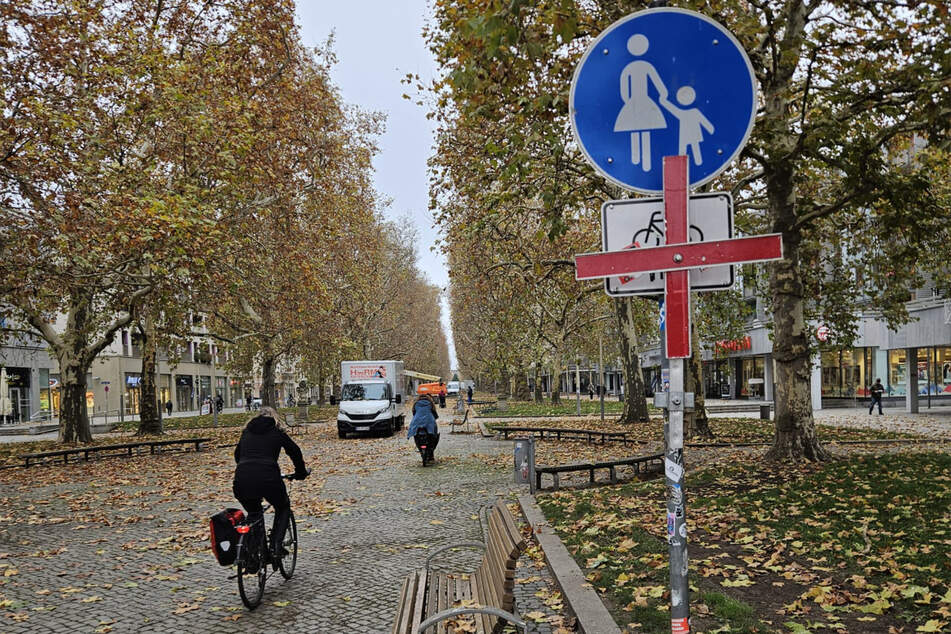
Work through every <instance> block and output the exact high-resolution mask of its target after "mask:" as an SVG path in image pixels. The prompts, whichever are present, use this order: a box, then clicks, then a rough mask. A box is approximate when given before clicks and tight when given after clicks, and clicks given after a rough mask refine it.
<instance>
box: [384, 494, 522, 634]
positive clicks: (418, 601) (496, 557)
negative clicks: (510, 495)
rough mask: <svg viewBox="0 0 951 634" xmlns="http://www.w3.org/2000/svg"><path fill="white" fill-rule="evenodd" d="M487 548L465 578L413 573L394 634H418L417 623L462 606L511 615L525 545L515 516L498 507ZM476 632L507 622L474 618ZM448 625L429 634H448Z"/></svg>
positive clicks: (402, 595) (437, 626)
mask: <svg viewBox="0 0 951 634" xmlns="http://www.w3.org/2000/svg"><path fill="white" fill-rule="evenodd" d="M487 525H488V526H487V530H486V544H485V546H486V548H485V554H484V555H483V557H482V561H481V563H480V564H479V566H478V568H477V570H476V571H475V572H474V573H472V574H470V575H468V576H466V575H454V574H447V573H434V572H430V573H429V575H428V576H427V574H426V572H425V571H424V570H420V571H416V572H414V573H412V574H411V575H410V576H409V577H407V579H406V580H405V581H404V582H403V590H402V592H401V593H400V605H399V606H398V608H397V614H396V621H395V623H394V625H393V634H416V629H417V628H418V627H419V624H420V623H422V622H423V621H424V620H426V619H427V618H430V617H432V616H433V615H434V614H437V613H438V612H442V611H444V610H447V609H450V608H453V607H459V606H460V605H461V603H462V602H464V601H466V600H472V601H473V602H475V603H476V604H477V605H479V606H495V607H498V608H501V609H502V610H506V611H508V612H511V611H512V610H513V608H514V603H515V598H514V593H513V591H514V587H515V567H516V564H517V562H518V557H519V554H520V553H521V552H522V550H523V549H524V547H525V540H524V539H523V537H522V535H521V532H520V531H519V530H518V527H517V526H516V524H515V520H514V518H513V517H512V514H511V513H510V512H509V510H508V507H506V506H505V505H504V504H502V503H501V502H496V503H495V505H493V507H492V509H491V511H490V512H489V514H488V522H487ZM474 618H475V624H476V631H477V632H481V633H482V634H494V633H497V632H499V631H500V630H501V629H502V628H503V626H504V624H505V621H504V620H502V619H500V618H499V617H495V616H490V615H486V614H477V615H474ZM446 623H447V621H445V620H443V621H439V622H438V623H436V624H435V626H434V627H432V628H430V629H429V630H428V632H427V634H429V632H436V633H437V634H446V632H447V629H446Z"/></svg>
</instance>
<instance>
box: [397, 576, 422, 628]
mask: <svg viewBox="0 0 951 634" xmlns="http://www.w3.org/2000/svg"><path fill="white" fill-rule="evenodd" d="M416 579H417V574H416V573H415V572H412V573H410V574H409V576H408V577H406V579H404V580H403V588H402V590H400V604H399V608H398V611H397V613H396V621H395V622H394V623H393V634H409V616H410V614H412V608H413V594H414V593H415V592H416Z"/></svg>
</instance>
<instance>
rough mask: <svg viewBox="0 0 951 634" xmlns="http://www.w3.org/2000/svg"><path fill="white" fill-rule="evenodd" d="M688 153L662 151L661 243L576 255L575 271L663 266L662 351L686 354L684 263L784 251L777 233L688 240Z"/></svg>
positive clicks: (774, 255)
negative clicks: (664, 348)
mask: <svg viewBox="0 0 951 634" xmlns="http://www.w3.org/2000/svg"><path fill="white" fill-rule="evenodd" d="M688 182H689V181H688V179H687V157H686V156H665V157H664V220H665V222H666V224H667V228H666V230H665V240H666V242H667V244H666V245H665V246H662V247H649V248H645V249H628V250H624V251H610V252H607V253H586V254H583V255H577V256H575V268H576V275H575V277H576V278H577V279H579V280H587V279H593V278H598V277H615V276H619V275H629V274H633V273H646V272H666V275H665V276H664V282H665V288H664V306H665V308H666V312H667V315H666V322H665V324H666V325H665V328H664V331H665V333H666V336H667V357H668V358H669V359H684V358H687V357H689V356H690V280H689V278H688V274H689V272H688V269H691V268H699V267H706V266H717V265H722V264H743V263H746V262H764V261H767V260H779V259H782V257H783V241H782V235H781V234H778V233H773V234H768V235H764V236H755V237H752V238H733V239H730V240H717V241H715V242H695V243H693V244H688V243H687V228H688V226H689V225H688V222H687V198H688Z"/></svg>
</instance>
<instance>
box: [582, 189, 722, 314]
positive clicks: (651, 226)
mask: <svg viewBox="0 0 951 634" xmlns="http://www.w3.org/2000/svg"><path fill="white" fill-rule="evenodd" d="M689 208H690V232H689V240H690V242H708V241H711V240H724V239H728V238H732V237H733V200H732V198H731V197H730V195H729V194H726V193H715V194H700V195H697V196H691V197H690V205H689ZM601 228H602V230H601V243H602V247H603V248H604V250H605V251H619V250H621V249H637V248H645V247H657V246H662V245H664V244H666V231H665V224H664V203H663V199H661V198H646V199H645V198H639V199H631V200H613V201H609V202H607V203H605V204H604V205H602V207H601ZM733 279H734V272H733V267H732V266H717V267H710V268H704V269H698V270H694V271H691V272H690V286H691V288H693V289H694V290H701V291H710V290H719V289H723V288H729V287H730V286H732V285H733ZM604 283H605V290H606V291H607V293H608V294H609V295H613V296H624V295H657V294H661V293H663V292H664V274H663V273H641V274H637V275H623V276H620V277H611V278H606V279H605V282H604Z"/></svg>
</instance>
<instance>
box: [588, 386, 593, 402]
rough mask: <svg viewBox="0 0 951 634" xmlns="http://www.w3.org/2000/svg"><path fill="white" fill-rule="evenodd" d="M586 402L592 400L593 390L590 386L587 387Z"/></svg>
mask: <svg viewBox="0 0 951 634" xmlns="http://www.w3.org/2000/svg"><path fill="white" fill-rule="evenodd" d="M588 400H589V401H593V400H594V389H593V388H592V387H591V386H590V385H589V386H588Z"/></svg>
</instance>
